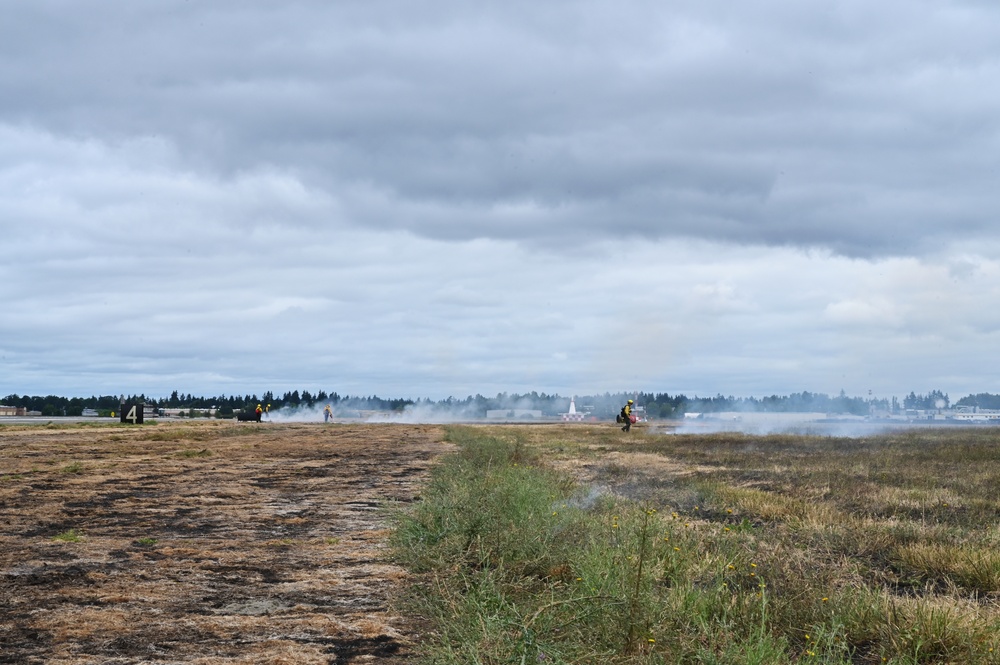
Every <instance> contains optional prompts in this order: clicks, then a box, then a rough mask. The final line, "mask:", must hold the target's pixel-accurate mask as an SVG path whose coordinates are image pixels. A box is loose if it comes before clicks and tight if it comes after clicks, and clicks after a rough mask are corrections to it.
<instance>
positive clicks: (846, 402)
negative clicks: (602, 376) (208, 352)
mask: <svg viewBox="0 0 1000 665" xmlns="http://www.w3.org/2000/svg"><path fill="white" fill-rule="evenodd" d="M122 399H124V400H125V401H126V402H128V403H136V402H145V403H146V404H148V405H150V406H153V407H154V408H169V409H185V410H190V411H191V413H192V415H193V414H194V412H195V411H196V410H197V411H205V410H208V409H215V412H216V415H217V417H222V418H228V417H232V416H233V414H234V413H236V412H238V411H241V410H244V409H253V408H255V407H256V405H257V404H261V405H263V406H266V407H267V406H269V408H270V410H271V411H277V410H282V409H286V410H291V411H297V410H302V409H316V408H322V406H324V405H326V404H330V405H331V407H332V408H333V409H334V411H335V412H338V413H345V412H346V413H350V412H359V411H388V412H402V411H404V410H406V409H407V408H414V409H423V410H427V411H429V412H431V413H435V412H437V413H450V414H453V415H457V416H462V417H467V418H483V417H485V416H486V412H487V411H490V410H502V409H524V410H532V411H540V412H541V414H542V416H545V417H553V416H558V415H559V414H561V413H566V412H567V411H568V410H569V404H570V398H569V397H566V396H561V395H557V394H552V395H550V394H546V393H538V392H535V391H532V392H530V393H524V394H517V393H513V394H508V393H498V394H497V395H496V396H495V397H485V396H483V395H479V394H477V395H475V396H471V395H470V396H468V397H466V398H464V399H457V398H454V397H448V398H447V399H443V400H430V399H425V398H421V399H417V400H412V399H404V398H391V399H386V398H382V397H379V396H377V395H371V396H351V395H345V396H342V395H340V394H338V393H337V392H336V391H330V392H326V391H324V390H319V391H316V392H311V391H309V390H302V391H299V390H293V391H286V392H284V393H282V394H278V393H274V392H272V391H266V392H264V393H263V394H261V395H257V394H256V393H254V394H244V395H225V394H223V395H216V396H211V397H205V396H195V395H192V394H191V393H186V394H185V393H181V392H179V391H177V390H175V391H173V392H172V393H170V395H169V396H168V397H150V396H147V395H145V394H142V393H140V394H138V395H101V396H92V397H71V398H67V397H60V396H57V395H46V396H37V395H36V396H28V395H16V394H14V395H7V396H6V397H4V398H2V399H0V404H4V405H7V406H18V407H23V408H25V409H26V410H27V411H33V412H38V413H41V414H42V415H43V416H80V415H83V412H84V410H85V409H92V410H94V411H97V412H98V413H100V414H102V415H106V414H108V413H110V412H112V411H117V410H118V409H119V408H120V404H121V401H122ZM627 399H633V400H635V403H636V405H637V406H641V407H642V408H643V409H644V411H645V414H646V415H647V416H648V417H650V418H658V419H670V418H679V417H682V416H683V415H684V414H685V413H689V412H698V413H717V412H720V411H759V412H778V413H780V412H789V413H791V412H822V413H831V414H851V415H860V416H865V415H873V414H900V413H902V412H903V411H904V410H907V409H926V410H931V409H940V408H948V407H949V406H950V404H951V402H950V399H949V397H948V395H947V394H946V393H943V392H941V391H939V390H932V391H930V392H929V393H927V394H917V393H915V392H910V394H909V395H907V396H905V397H904V398H903V400H902V401H900V400H899V399H897V398H896V397H891V398H884V397H871V396H869V397H851V396H848V395H846V394H845V393H844V391H843V390H842V391H840V394H839V395H835V396H832V397H831V396H829V395H826V394H823V393H812V392H808V391H803V392H800V393H792V394H790V395H769V396H766V397H734V396H724V395H721V394H718V395H716V396H714V397H698V396H694V397H688V396H686V395H684V394H675V395H671V394H669V393H653V392H617V393H610V392H606V393H603V394H600V395H577V396H576V397H575V402H576V409H577V411H582V412H586V413H589V414H591V415H593V416H595V417H598V418H613V417H614V415H615V414H616V413H618V410H619V409H620V408H621V406H622V404H624V402H625V400H627ZM955 405H956V406H976V407H979V408H990V409H1000V395H991V394H989V393H979V394H977V395H969V396H967V397H963V398H962V399H960V400H958V401H957V402H956V403H955Z"/></svg>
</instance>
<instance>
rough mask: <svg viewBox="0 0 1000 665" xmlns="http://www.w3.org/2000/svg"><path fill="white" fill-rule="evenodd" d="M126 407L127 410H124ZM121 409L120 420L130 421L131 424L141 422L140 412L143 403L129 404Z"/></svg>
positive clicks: (141, 412)
mask: <svg viewBox="0 0 1000 665" xmlns="http://www.w3.org/2000/svg"><path fill="white" fill-rule="evenodd" d="M125 408H128V411H126V410H125ZM125 408H123V409H122V414H121V416H122V418H121V422H123V423H132V424H133V425H136V424H138V425H141V424H142V414H143V410H144V405H142V404H130V405H127V406H126V407H125Z"/></svg>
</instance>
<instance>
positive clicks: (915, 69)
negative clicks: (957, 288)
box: [0, 1, 1000, 256]
mask: <svg viewBox="0 0 1000 665" xmlns="http://www.w3.org/2000/svg"><path fill="white" fill-rule="evenodd" d="M995 12H996V10H995V9H992V8H990V7H986V6H983V5H977V4H975V3H966V4H954V3H953V4H950V5H947V6H939V5H927V6H924V7H923V11H917V10H914V9H913V8H912V7H911V6H910V5H902V4H898V3H895V4H894V3H890V4H888V5H880V6H879V7H877V8H875V7H871V6H870V5H865V4H862V3H841V4H839V5H836V6H830V7H824V8H820V7H805V6H802V7H798V6H788V5H786V4H783V3H772V2H763V1H761V2H751V3H740V4H739V5H735V6H729V7H726V8H725V9H721V8H717V7H715V8H713V7H711V6H706V5H704V4H691V3H683V2H675V3H667V4H658V3H646V4H640V5H636V6H634V7H632V8H631V9H628V8H622V7H620V6H618V5H615V6H612V5H611V4H609V3H602V2H591V3H584V4H582V5H579V4H568V3H566V4H563V3H557V4H547V5H544V6H539V5H534V4H532V5H528V4H517V3H515V4H512V5H503V6H501V5H491V6H484V7H478V8H471V7H468V6H465V5H461V4H460V3H436V4H435V5H432V6H422V7H420V8H419V11H418V10H417V9H416V8H414V7H413V6H411V5H409V4H407V3H337V4H333V5H331V4H329V3H318V2H294V3H283V4H282V5H281V6H280V7H277V6H274V5H270V4H266V3H248V2H244V3H212V4H211V5H200V4H195V5H191V4H189V3H179V2H150V3H142V4H139V5H135V4H120V3H115V4H111V5H108V4H106V3H76V4H74V5H72V6H71V7H66V6H65V5H63V4H62V3H45V2H40V3H32V4H31V5H21V6H19V7H18V8H17V9H15V10H14V11H11V12H8V15H9V16H8V17H9V19H10V20H8V21H5V26H6V27H5V28H3V29H0V30H2V36H3V37H4V40H5V41H6V43H7V44H8V46H7V49H6V50H7V56H8V59H7V62H8V64H7V66H6V67H5V68H4V69H3V70H2V74H0V85H2V86H3V88H4V90H5V93H6V94H4V95H3V100H4V101H3V102H2V103H0V120H3V121H5V122H7V123H8V124H11V125H15V126H16V125H19V124H25V123H27V124H28V125H30V126H33V127H38V128H40V129H42V130H43V131H47V132H53V133H55V134H65V135H67V136H72V137H88V138H92V139H93V140H97V141H100V142H106V143H109V144H115V143H118V142H121V141H129V140H134V139H135V138H136V137H140V138H141V137H155V140H157V141H161V142H162V145H165V146H167V149H168V150H171V151H175V153H176V154H175V158H176V159H178V160H180V164H181V168H183V169H186V170H188V171H190V172H192V173H197V174H199V175H205V174H215V175H214V176H213V177H218V178H223V179H227V178H233V177H234V175H235V174H240V173H245V172H254V171H259V170H262V169H263V170H275V171H278V172H282V173H287V174H289V175H290V176H292V177H295V178H297V179H299V180H301V182H302V186H303V187H305V188H307V189H316V190H319V191H323V192H326V195H327V196H328V197H329V198H330V199H331V200H340V199H342V198H343V197H345V196H347V197H349V196H350V192H351V191H352V190H355V189H357V188H359V187H360V188H366V189H368V190H369V191H375V192H381V193H382V195H383V196H384V198H385V200H384V201H383V202H381V204H380V206H379V207H378V208H376V209H370V208H368V207H366V206H365V205H364V204H363V203H362V205H361V207H358V208H353V207H351V206H350V205H349V203H350V202H348V204H346V207H345V208H344V209H343V210H342V211H341V212H342V213H343V218H344V219H345V220H347V221H352V220H353V221H355V222H356V223H364V224H366V225H374V226H376V227H383V228H397V229H398V228H403V229H406V230H408V231H410V232H413V233H417V234H425V235H427V236H429V237H435V238H448V237H451V238H455V239H468V238H476V237H487V238H520V239H522V240H523V241H525V242H531V240H532V239H533V238H536V239H544V238H547V237H549V236H551V235H553V234H567V233H569V232H577V231H580V230H582V231H584V232H586V233H589V234H595V235H598V236H600V235H604V236H607V235H613V234H617V233H618V232H619V231H620V229H621V227H622V226H623V225H624V226H627V227H629V228H631V229H634V230H635V232H636V233H642V234H644V235H646V236H648V237H653V238H655V237H676V236H693V237H705V238H711V239H720V240H724V241H730V242H755V243H764V244H772V245H782V244H791V245H801V246H820V247H829V248H832V249H834V250H835V251H838V252H843V253H846V254H850V255H862V256H864V255H879V254H893V253H901V252H902V253H905V252H922V251H926V247H927V246H928V245H933V244H935V243H937V242H939V240H940V238H941V236H942V235H943V233H944V231H943V229H944V227H945V226H946V225H947V224H948V223H950V222H953V221H956V220H958V221H960V222H961V223H963V224H964V225H965V228H966V229H967V232H969V233H974V234H977V235H984V236H985V235H990V234H991V233H992V232H993V231H992V226H991V223H990V222H991V220H992V218H993V217H995V216H996V214H997V212H998V211H997V209H996V204H995V203H994V202H993V201H992V200H991V198H990V196H989V194H988V192H989V191H990V190H989V189H988V188H989V186H990V183H991V179H990V178H987V177H985V176H984V173H989V172H993V171H995V169H996V168H997V160H996V157H994V155H995V154H996V153H995V151H994V150H989V149H988V147H987V146H991V145H994V144H995V141H996V135H997V121H996V120H995V118H996V117H997V116H996V110H997V106H998V101H1000V100H998V98H997V96H996V95H995V94H993V93H991V92H990V91H991V90H992V89H993V88H994V86H992V85H991V82H992V80H993V79H994V78H995V76H994V73H995V69H996V62H997V59H996V55H995V52H994V48H995V47H994V42H993V40H992V38H991V35H990V30H989V29H988V27H987V26H989V25H991V24H994V23H992V21H993V19H995V18H996V17H995ZM29 35H30V39H29V38H28V36H29ZM109 195H110V194H109ZM918 200H919V201H920V204H919V205H918V206H913V205H911V204H909V203H907V202H912V201H918ZM524 206H528V207H532V206H533V207H534V211H533V213H532V214H531V215H529V216H528V217H527V218H525V219H520V218H519V217H518V216H517V215H507V216H505V215H502V214H500V215H498V214H497V210H498V209H503V208H519V207H524ZM421 210H423V211H425V213H426V214H421ZM324 221H325V220H324V218H323V217H319V218H317V220H316V222H315V223H316V224H322V223H324ZM903 230H905V233H902V232H901V231H903Z"/></svg>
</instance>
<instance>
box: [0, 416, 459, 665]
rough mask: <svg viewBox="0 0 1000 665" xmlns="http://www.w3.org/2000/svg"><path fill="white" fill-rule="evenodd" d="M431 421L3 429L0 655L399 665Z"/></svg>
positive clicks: (42, 659)
mask: <svg viewBox="0 0 1000 665" xmlns="http://www.w3.org/2000/svg"><path fill="white" fill-rule="evenodd" d="M441 440H442V432H441V430H440V429H439V428H436V427H433V426H397V425H330V426H323V425H319V424H316V425H314V424H287V425H281V424H269V423H264V424H261V425H257V424H253V425H246V424H239V423H235V422H231V421H230V422H202V423H195V422H190V423H159V424H156V425H153V426H149V425H146V426H142V427H131V428H129V427H125V426H117V425H110V424H109V425H107V426H99V427H93V426H89V427H84V426H67V427H54V426H24V427H0V663H65V664H69V663H139V662H156V663H170V662H185V663H202V664H204V665H210V664H216V663H296V664H301V663H362V662H379V663H402V662H405V661H406V660H407V654H408V653H409V650H410V648H409V647H410V645H411V644H412V642H413V641H414V640H415V639H416V638H415V636H416V633H417V632H418V631H419V627H418V626H416V625H414V624H413V623H412V621H411V620H407V619H405V618H403V617H399V616H395V615H394V614H393V613H392V611H391V610H390V609H389V605H388V603H389V599H390V595H391V592H392V591H393V590H394V589H396V588H398V587H399V585H400V583H401V581H402V580H403V578H404V577H405V572H404V571H403V570H402V569H400V568H399V567H397V566H394V565H392V564H391V562H389V560H388V557H387V552H386V545H385V541H386V537H387V535H388V531H387V526H386V524H385V515H384V512H383V511H382V510H380V507H381V506H383V505H385V503H386V502H410V501H413V500H414V499H415V498H416V496H417V494H418V493H419V491H420V484H421V483H422V481H423V480H424V478H425V472H426V471H427V469H428V467H429V466H430V465H431V464H432V463H433V461H434V458H435V457H436V456H437V455H438V454H439V453H441V452H442V451H444V450H445V449H446V447H447V444H444V443H442V442H441Z"/></svg>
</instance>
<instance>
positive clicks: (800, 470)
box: [0, 422, 1000, 665]
mask: <svg viewBox="0 0 1000 665" xmlns="http://www.w3.org/2000/svg"><path fill="white" fill-rule="evenodd" d="M998 444H1000V430H998V429H994V428H949V429H944V430H937V429H927V428H922V429H918V430H912V431H892V432H888V433H886V434H883V435H873V436H866V437H860V438H835V437H827V436H809V435H768V436H750V435H744V434H739V433H716V434H703V435H680V434H671V433H669V432H667V433H663V432H661V433H654V432H652V431H650V430H648V429H645V428H643V427H641V426H640V427H637V428H635V429H634V430H633V432H632V433H631V435H625V434H623V433H622V432H620V431H619V430H618V429H617V427H615V426H614V425H613V424H611V423H598V424H589V423H588V424H550V425H537V426H533V425H472V426H469V425H466V426H449V427H438V426H420V425H330V426H324V425H322V424H294V425H293V424H289V425H279V424H263V425H246V424H237V423H234V422H179V423H160V424H156V425H147V426H143V427H127V426H119V425H99V426H87V425H72V426H66V427H61V426H57V425H51V426H30V427H22V426H14V427H11V426H2V427H0V662H3V663H60V664H69V663H74V664H78V663H181V662H184V663H202V664H205V665H209V664H221V663H365V662H378V663H390V664H391V663H403V662H423V659H426V662H434V663H455V664H456V665H458V664H459V663H470V662H481V663H508V662H509V663H515V664H517V663H528V662H531V663H540V662H544V663H547V664H549V665H554V664H557V663H590V664H593V665H607V664H613V663H630V664H631V663H643V664H645V663H650V664H652V663H715V664H716V665H722V664H732V665H736V664H738V663H739V664H745V663H758V664H761V665H763V664H774V665H780V664H782V663H838V664H844V665H847V664H852V665H853V664H858V665H861V664H872V665H874V664H879V663H889V664H891V665H916V664H918V663H962V664H975V665H978V664H987V663H998V662H1000V657H998V656H997V653H998V650H1000V638H998V637H997V636H998V635H1000V554H998V552H1000V547H998V546H1000V445H998ZM418 497H419V498H420V499H421V500H420V501H415V499H416V498H418ZM387 501H388V502H395V503H396V504H397V505H398V506H399V507H400V508H402V509H403V510H402V511H397V512H396V516H395V517H393V518H391V519H390V517H388V516H387V514H386V513H385V512H384V511H381V510H378V507H379V506H381V505H383V504H384V503H385V502H387ZM390 548H391V549H390ZM399 590H406V593H405V594H404V595H403V597H400V596H399V595H398V594H396V593H394V592H396V591H399Z"/></svg>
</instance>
